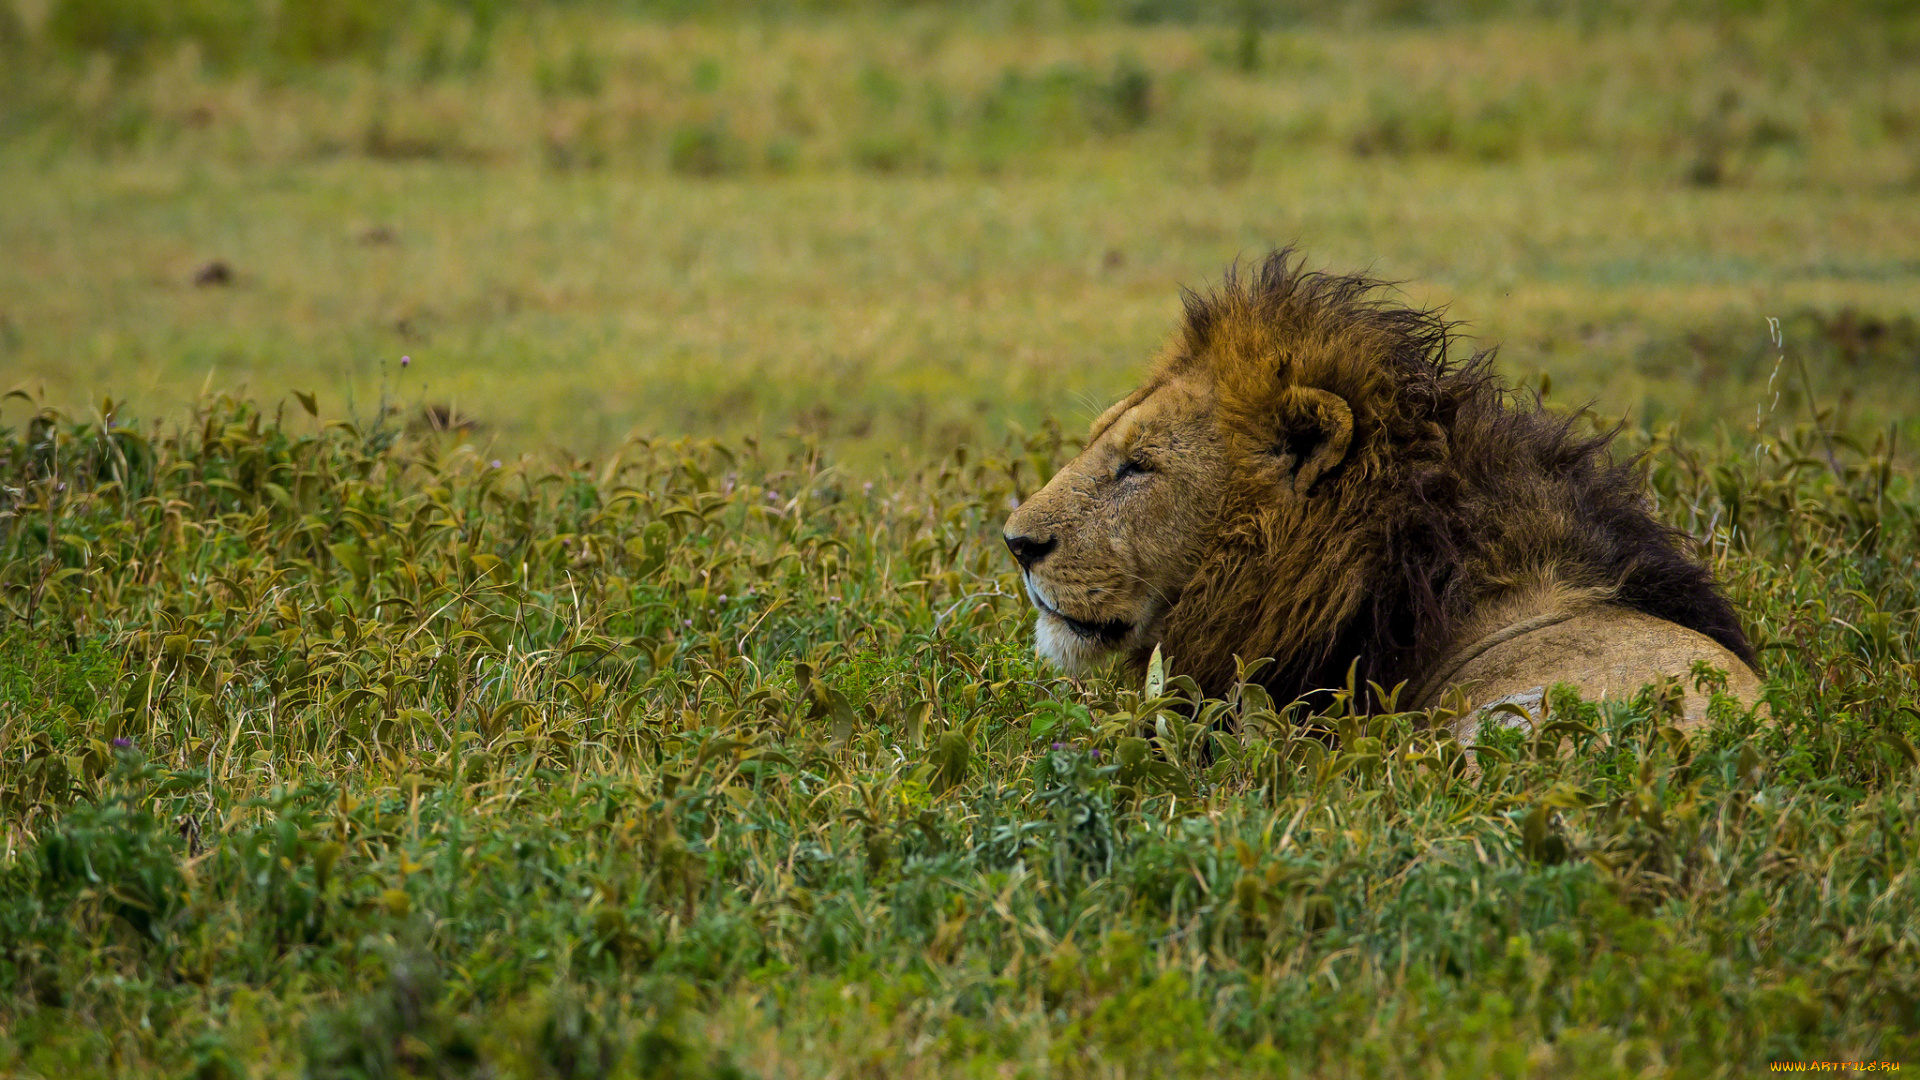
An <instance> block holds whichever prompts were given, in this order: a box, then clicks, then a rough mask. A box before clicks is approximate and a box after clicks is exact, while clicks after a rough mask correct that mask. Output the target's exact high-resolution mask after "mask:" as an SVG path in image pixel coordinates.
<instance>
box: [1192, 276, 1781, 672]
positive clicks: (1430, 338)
mask: <svg viewBox="0 0 1920 1080" xmlns="http://www.w3.org/2000/svg"><path fill="white" fill-rule="evenodd" d="M1387 284H1388V283H1386V282H1382V281H1379V280H1376V279H1373V278H1370V277H1366V276H1364V275H1334V274H1325V273H1312V272H1306V271H1304V270H1303V269H1302V268H1301V266H1300V265H1299V263H1298V262H1297V261H1296V260H1295V259H1294V257H1293V254H1292V252H1291V251H1279V252H1276V253H1274V254H1272V255H1270V256H1268V257H1267V258H1266V259H1264V260H1262V261H1261V262H1260V263H1259V264H1258V265H1257V266H1256V267H1254V268H1253V271H1252V273H1251V275H1250V276H1243V275H1242V274H1241V273H1239V272H1237V270H1236V271H1230V272H1229V273H1228V275H1227V277H1226V279H1225V281H1224V283H1223V284H1222V285H1221V287H1220V288H1219V289H1217V290H1215V291H1213V292H1211V293H1206V294H1201V293H1195V292H1188V293H1187V294H1186V296H1185V305H1186V326H1185V329H1184V333H1183V334H1182V335H1181V341H1180V342H1179V344H1177V345H1176V348H1175V349H1174V351H1173V352H1172V353H1171V354H1170V355H1169V356H1168V357H1167V358H1166V359H1165V360H1164V361H1163V374H1172V373H1177V372H1178V371H1180V370H1182V369H1185V368H1188V367H1191V366H1193V365H1207V366H1208V367H1209V368H1210V369H1211V371H1212V373H1213V375H1214V378H1215V381H1216V384H1217V385H1218V386H1219V387H1220V396H1221V402H1222V403H1221V406H1220V408H1221V412H1222V419H1223V422H1224V423H1226V424H1227V425H1228V426H1229V430H1246V431H1249V432H1252V431H1254V429H1256V428H1257V427H1258V426H1259V425H1260V424H1261V423H1262V422H1263V421H1262V419H1261V418H1262V417H1269V416H1271V414H1272V406H1271V399H1272V398H1273V396H1274V394H1275V393H1276V392H1277V390H1276V387H1277V386H1279V385H1281V384H1292V385H1301V386H1314V387H1319V388H1322V389H1325V390H1328V391H1330V392H1332V393H1335V394H1337V395H1339V396H1340V397H1342V398H1343V399H1345V400H1346V401H1347V402H1348V403H1350V404H1351V406H1352V408H1353V413H1354V416H1353V425H1354V431H1353V449H1352V450H1351V452H1350V453H1349V456H1348V458H1347V460H1346V461H1345V462H1344V463H1343V464H1342V465H1341V466H1340V467H1339V468H1338V469H1336V470H1335V471H1334V472H1333V473H1331V474H1329V477H1328V480H1327V481H1324V482H1323V483H1324V484H1325V485H1326V487H1325V488H1324V489H1322V488H1316V489H1315V490H1316V494H1315V501H1317V504H1318V505H1316V506H1314V507H1310V508H1307V509H1295V508H1283V509H1275V508H1274V507H1273V505H1272V504H1273V501H1274V496H1272V495H1271V490H1272V489H1271V487H1267V488H1264V489H1262V488H1261V487H1260V486H1258V485H1254V484H1248V485H1245V486H1244V488H1243V490H1241V491H1240V492H1239V493H1238V495H1237V496H1236V497H1231V498H1230V499H1229V501H1228V509H1227V511H1226V513H1227V514H1228V525H1227V529H1226V530H1225V531H1226V535H1227V536H1228V537H1229V542H1228V544H1227V547H1226V549H1224V550H1223V552H1222V553H1221V554H1220V556H1218V557H1217V558H1216V559H1215V560H1214V562H1213V564H1212V565H1210V566H1208V567H1203V569H1202V573H1201V580H1200V581H1199V582H1198V583H1197V588H1195V589H1193V590H1190V592H1189V597H1190V598H1191V599H1192V600H1193V601H1194V602H1195V603H1196V604H1206V605H1212V606H1215V607H1221V608H1224V609H1225V610H1218V611H1214V612H1212V613H1211V618H1210V619H1207V620H1206V621H1211V622H1212V623H1213V626H1211V627H1209V626H1206V625H1204V623H1203V616H1205V615H1206V614H1207V613H1204V612H1201V611H1198V610H1196V611H1189V612H1184V613H1183V612H1182V611H1181V610H1180V609H1181V608H1182V607H1185V606H1186V605H1187V603H1188V600H1187V599H1183V600H1182V602H1181V604H1180V605H1177V606H1176V608H1175V609H1174V613H1173V617H1172V619H1171V620H1170V624H1169V631H1170V632H1169V637H1170V638H1174V639H1179V640H1176V641H1174V642H1173V643H1171V644H1170V646H1169V652H1170V653H1172V654H1174V655H1176V656H1178V655H1181V654H1182V653H1184V656H1185V658H1186V660H1187V661H1188V663H1187V664H1185V665H1183V666H1184V667H1187V668H1188V669H1189V670H1190V671H1191V672H1192V674H1194V675H1195V677H1196V678H1197V679H1198V680H1199V681H1200V682H1201V683H1202V685H1203V686H1206V687H1207V688H1208V689H1209V691H1213V690H1218V689H1222V688H1223V686H1222V683H1224V682H1227V681H1230V680H1231V678H1232V674H1233V673H1232V666H1231V656H1232V655H1236V654H1237V655H1240V656H1242V657H1245V658H1248V659H1251V658H1252V657H1254V656H1264V655H1272V656H1275V657H1276V658H1278V661H1279V662H1278V663H1276V664H1275V665H1273V666H1272V667H1270V668H1269V669H1268V670H1267V673H1266V677H1265V678H1263V679H1262V681H1263V682H1267V683H1268V684H1269V687H1270V689H1272V690H1273V691H1274V692H1275V694H1276V696H1277V697H1279V699H1280V700H1290V699H1291V698H1293V697H1298V696H1300V695H1302V694H1304V693H1306V692H1309V691H1312V690H1316V689H1320V688H1325V687H1331V686H1339V685H1343V684H1344V683H1345V681H1346V676H1347V670H1348V665H1349V664H1350V663H1351V662H1352V661H1353V660H1354V659H1355V658H1356V657H1358V658H1359V660H1360V668H1359V674H1360V676H1361V678H1363V679H1370V680H1372V681H1375V682H1378V683H1380V684H1381V685H1382V686H1383V687H1389V688H1390V687H1392V686H1393V685H1395V684H1396V683H1398V682H1400V681H1402V680H1411V681H1412V682H1415V683H1417V682H1418V681H1419V676H1420V674H1421V673H1422V672H1423V671H1425V670H1427V669H1428V668H1429V667H1430V666H1431V665H1433V664H1434V663H1435V662H1437V661H1438V660H1439V659H1440V657H1439V655H1438V652H1439V651H1440V650H1443V649H1444V648H1446V646H1447V644H1448V643H1449V642H1451V641H1452V640H1453V639H1454V637H1455V636H1456V635H1457V634H1458V633H1460V632H1461V631H1462V629H1463V628H1464V627H1465V626H1466V625H1467V624H1468V622H1469V620H1470V619H1471V617H1472V616H1473V614H1474V612H1475V610H1476V609H1477V608H1479V607H1480V606H1481V605H1482V604H1483V603H1484V602H1486V601H1487V600H1488V599H1490V598H1492V597H1495V596H1497V595H1498V594H1499V593H1500V592H1501V591H1502V590H1503V589H1506V588H1508V587H1510V586H1512V585H1514V584H1515V583H1516V582H1522V581H1528V580H1538V579H1540V578H1542V577H1543V576H1545V577H1547V578H1550V579H1551V580H1553V581H1555V582H1558V583H1560V584H1563V585H1565V586H1568V587H1571V588H1576V589H1586V590H1593V591H1595V592H1598V593H1603V594H1606V595H1608V596H1610V597H1611V598H1612V599H1613V600H1614V601H1615V602H1617V603H1621V604H1624V605H1626V606H1629V607H1632V608H1635V609H1637V610H1640V611H1643V612H1645V613H1647V614H1649V615H1653V616H1656V617H1658V618H1661V619H1665V620H1668V621H1670V622H1674V623H1677V624H1679V625H1681V626H1684V627H1688V628H1690V629H1693V630H1695V631H1698V632H1699V633H1701V634H1704V635H1706V636H1707V637H1710V638H1712V639H1713V640H1715V641H1717V642H1719V643H1720V644H1721V645H1724V646H1725V647H1726V648H1727V649H1728V650H1729V651H1731V652H1732V653H1734V654H1735V655H1736V656H1738V657H1740V658H1741V659H1742V660H1743V661H1745V662H1746V663H1747V664H1749V665H1752V664H1753V663H1754V659H1755V658H1754V652H1753V648H1752V646H1751V645H1749V644H1748V642H1747V639H1746V636H1745V635H1744V634H1743V633H1742V632H1741V629H1740V625H1739V620H1738V618H1737V617H1736V616H1735V614H1734V611H1733V608H1732V606H1731V605H1730V604H1729V603H1728V602H1727V600H1726V598H1725V596H1723V595H1722V594H1721V592H1720V590H1719V588H1718V586H1717V585H1716V584H1715V582H1714V580H1713V575H1712V574H1711V572H1710V571H1709V570H1708V569H1707V568H1706V567H1705V566H1704V565H1702V564H1701V563H1700V562H1699V561H1698V560H1697V559H1696V558H1695V557H1694V556H1693V555H1692V554H1691V553H1690V550H1689V549H1690V547H1691V544H1692V541H1691V539H1690V538H1689V537H1688V536H1687V535H1686V534H1685V533H1682V532H1680V531H1679V530H1677V529H1674V528H1672V527H1670V526H1668V525H1665V524H1663V523H1661V522H1660V521H1658V520H1656V519H1655V518H1654V516H1653V514H1652V512H1651V507H1650V504H1649V501H1648V499H1647V497H1646V493H1645V487H1644V484H1643V482H1642V480H1641V476H1640V473H1639V470H1638V468H1637V466H1636V462H1634V461H1626V462H1619V461H1615V460H1614V459H1613V456H1612V454H1611V451H1610V445H1611V442H1612V439H1613V433H1611V432H1610V433H1607V434H1602V435H1597V436H1595V435H1588V434H1584V433H1583V432H1582V429H1583V428H1584V427H1585V426H1586V414H1585V413H1579V414H1574V415H1571V416H1562V415H1554V414H1551V413H1548V412H1547V411H1545V410H1544V409H1543V408H1542V407H1541V405H1540V403H1539V401H1538V399H1537V398H1535V397H1532V396H1530V395H1524V394H1521V393H1517V392H1515V391H1513V390H1511V389H1509V388H1507V387H1506V386H1505V385H1503V384H1502V383H1501V382H1500V380H1499V379H1498V378H1497V376H1496V375H1495V374H1494V373H1493V369H1492V365H1493V354H1492V352H1491V351H1488V352H1481V353H1478V354H1476V355H1473V356H1472V357H1471V358H1469V359H1467V360H1465V361H1461V362H1455V361H1453V360H1451V359H1450V353H1451V351H1452V348H1453V345H1454V333H1453V330H1454V327H1453V324H1451V323H1449V322H1447V321H1446V320H1445V319H1444V318H1443V317H1442V316H1441V314H1440V313H1438V312H1435V311H1425V310H1418V309H1414V308H1409V307H1406V306H1403V305H1397V304H1394V303H1391V302H1390V301H1389V300H1387V299H1386V298H1384V297H1383V295H1382V293H1383V291H1384V290H1385V288H1386V287H1387ZM1248 437H1249V438H1252V437H1253V436H1252V435H1249V436H1248ZM1263 504H1265V505H1263ZM1328 561H1337V562H1341V563H1342V564H1343V565H1342V566H1341V567H1340V568H1339V570H1338V572H1335V570H1334V569H1332V568H1328V567H1326V566H1324V565H1321V564H1323V563H1325V562H1328ZM1279 582H1297V583H1298V584H1296V585H1291V586H1290V585H1288V584H1276V583H1279ZM1250 589H1264V590H1265V591H1266V593H1267V594H1268V595H1267V596H1266V597H1265V598H1264V599H1262V598H1253V599H1246V600H1241V601H1238V602H1235V601H1232V600H1230V599H1229V598H1230V597H1232V596H1233V594H1234V593H1235V591H1236V590H1237V591H1238V592H1239V593H1240V594H1241V595H1242V596H1244V595H1245V594H1246V592H1247V590H1250ZM1288 620H1293V621H1295V622H1299V623H1302V624H1304V625H1303V626H1302V627H1301V628H1299V629H1293V628H1288V627H1284V626H1281V625H1278V624H1279V623H1281V622H1285V621H1288ZM1309 631H1310V632H1309Z"/></svg>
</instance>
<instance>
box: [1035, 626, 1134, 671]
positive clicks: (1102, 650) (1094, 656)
mask: <svg viewBox="0 0 1920 1080" xmlns="http://www.w3.org/2000/svg"><path fill="white" fill-rule="evenodd" d="M1038 614H1039V619H1038V621H1036V622H1035V623H1034V628H1033V649H1034V652H1036V653H1038V654H1040V659H1042V660H1046V661H1049V662H1051V663H1052V664H1053V666H1055V667H1057V668H1059V669H1060V670H1062V671H1064V672H1066V673H1067V674H1069V675H1072V676H1075V677H1078V676H1081V675H1085V674H1087V673H1088V672H1090V671H1092V670H1093V669H1094V668H1096V667H1098V666H1100V662H1101V661H1103V660H1106V659H1108V658H1109V657H1111V656H1112V655H1113V654H1114V651H1115V650H1114V648H1113V646H1111V645H1107V644H1105V643H1103V642H1101V641H1100V640H1098V639H1095V638H1089V637H1087V636H1086V635H1084V634H1081V633H1079V632H1078V631H1076V630H1074V629H1073V627H1071V626H1069V625H1068V624H1067V621H1066V620H1065V619H1062V618H1061V617H1060V616H1058V615H1055V614H1054V613H1053V612H1051V611H1042V612H1039V613H1038Z"/></svg>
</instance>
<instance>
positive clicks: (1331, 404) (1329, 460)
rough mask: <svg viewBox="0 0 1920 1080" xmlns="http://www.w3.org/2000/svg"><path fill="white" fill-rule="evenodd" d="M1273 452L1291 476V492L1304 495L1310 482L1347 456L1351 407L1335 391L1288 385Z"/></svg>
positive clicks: (1351, 428)
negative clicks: (1329, 391) (1332, 392)
mask: <svg viewBox="0 0 1920 1080" xmlns="http://www.w3.org/2000/svg"><path fill="white" fill-rule="evenodd" d="M1283 394H1284V396H1283V397H1282V398H1281V401H1280V408H1279V409H1278V410H1277V412H1278V414H1279V415H1278V420H1279V422H1280V430H1279V431H1278V432H1277V433H1276V434H1277V435H1278V439H1277V440H1276V442H1275V445H1274V448H1273V453H1274V455H1275V456H1276V457H1278V458H1279V459H1280V461H1281V467H1282V468H1284V469H1285V470H1287V471H1288V472H1289V473H1291V474H1292V476H1293V490H1294V493H1295V494H1298V495H1305V494H1306V493H1307V491H1308V490H1309V489H1311V488H1312V487H1313V482H1314V481H1315V480H1318V479H1320V478H1321V477H1322V476H1324V475H1326V473H1327V470H1329V469H1331V468H1333V467H1334V466H1335V465H1338V464H1340V463H1341V462H1342V461H1345V460H1346V458H1347V447H1348V446H1349V445H1350V444H1351V443H1352V442H1353V409H1352V408H1351V407H1350V406H1348V404H1347V403H1346V401H1345V400H1343V399H1342V398H1340V397H1339V396H1338V395H1336V394H1331V393H1328V392H1327V391H1325V390H1321V389H1318V388H1316V387H1311V386H1289V387H1287V389H1286V390H1285V391H1283Z"/></svg>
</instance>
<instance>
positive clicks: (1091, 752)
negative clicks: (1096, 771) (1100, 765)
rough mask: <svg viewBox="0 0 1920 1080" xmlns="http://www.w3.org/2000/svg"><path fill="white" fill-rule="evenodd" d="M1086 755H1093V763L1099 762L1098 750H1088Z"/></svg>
mask: <svg viewBox="0 0 1920 1080" xmlns="http://www.w3.org/2000/svg"><path fill="white" fill-rule="evenodd" d="M1087 753H1089V754H1092V755H1093V760H1095V761H1099V760H1100V751H1098V750H1089V751H1087Z"/></svg>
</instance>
